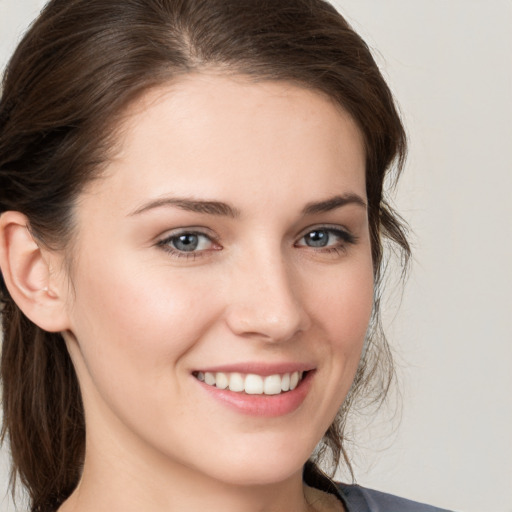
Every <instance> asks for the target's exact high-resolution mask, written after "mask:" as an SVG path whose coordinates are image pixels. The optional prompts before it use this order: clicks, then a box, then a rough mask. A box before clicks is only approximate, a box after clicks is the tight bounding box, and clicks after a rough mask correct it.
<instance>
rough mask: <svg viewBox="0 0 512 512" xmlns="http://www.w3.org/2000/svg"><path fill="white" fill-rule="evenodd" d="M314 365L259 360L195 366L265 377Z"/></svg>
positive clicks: (300, 370) (211, 370) (197, 370)
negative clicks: (262, 361)
mask: <svg viewBox="0 0 512 512" xmlns="http://www.w3.org/2000/svg"><path fill="white" fill-rule="evenodd" d="M314 369H315V366H314V365H313V364H310V363H295V362H282V363H259V362H247V363H233V364H223V365H219V366H208V367H202V368H197V369H196V370H195V371H196V372H210V373H217V372H223V373H243V374H249V373H251V374H255V375H261V376H262V377H266V376H268V375H278V374H280V375H282V374H285V373H293V372H307V371H310V370H314Z"/></svg>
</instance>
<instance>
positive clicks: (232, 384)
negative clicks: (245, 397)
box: [229, 373, 244, 392]
mask: <svg viewBox="0 0 512 512" xmlns="http://www.w3.org/2000/svg"><path fill="white" fill-rule="evenodd" d="M229 389H230V391H238V392H240V391H243V390H244V378H243V377H242V375H241V374H240V373H232V374H231V376H230V377H229Z"/></svg>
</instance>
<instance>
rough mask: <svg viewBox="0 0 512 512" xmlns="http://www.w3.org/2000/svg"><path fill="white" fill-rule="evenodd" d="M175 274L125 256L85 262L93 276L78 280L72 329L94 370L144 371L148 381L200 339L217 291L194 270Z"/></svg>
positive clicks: (116, 375)
mask: <svg viewBox="0 0 512 512" xmlns="http://www.w3.org/2000/svg"><path fill="white" fill-rule="evenodd" d="M131 263H133V265H132V264H131ZM133 268H144V271H142V272H135V273H134V272H133ZM92 269H94V272H93V271H92ZM89 270H90V271H89ZM171 274H172V273H170V272H169V271H166V269H162V268H161V267H160V268H158V267H150V266H144V265H142V267H141V264H140V262H137V263H136V264H135V262H129V261H128V262H123V261H122V259H121V258H111V259H110V263H109V264H105V263H103V264H100V263H99V262H98V261H91V262H90V263H89V264H88V265H86V264H83V265H82V266H81V268H80V272H79V275H82V276H90V277H88V278H86V279H80V278H79V279H78V281H77V282H76V301H75V305H74V311H75V312H76V315H75V318H74V329H73V331H74V334H75V336H76V337H77V339H78V341H79V344H80V350H81V352H82V354H83V357H84V359H85V362H86V364H87V365H88V369H89V372H90V373H91V374H94V373H96V372H98V373H99V372H101V373H103V374H105V375H110V377H108V378H109V379H117V380H120V381H121V380H123V379H126V380H130V379H129V378H128V377H129V376H130V375H137V374H142V373H144V378H145V379H147V380H148V382H149V381H151V380H152V378H153V379H158V378H159V376H160V375H161V374H162V373H164V372H165V374H168V373H169V365H170V364H176V363H177V362H179V360H180V357H181V356H183V355H184V354H186V353H187V351H188V350H190V349H191V348H192V347H193V346H194V344H195V343H197V340H199V339H200V338H201V335H202V333H203V331H204V330H205V329H206V328H207V326H208V325H209V323H210V320H211V319H212V318H215V316H216V314H217V310H218V307H217V305H216V300H215V296H214V293H213V291H212V292H210V291H209V290H208V289H204V286H201V283H200V282H198V281H199V279H195V278H194V275H193V274H192V273H189V274H188V275H186V276H181V277H180V276H179V275H178V276H177V275H176V274H174V275H171ZM75 281H76V280H75ZM113 370H115V371H113ZM98 377H99V375H98Z"/></svg>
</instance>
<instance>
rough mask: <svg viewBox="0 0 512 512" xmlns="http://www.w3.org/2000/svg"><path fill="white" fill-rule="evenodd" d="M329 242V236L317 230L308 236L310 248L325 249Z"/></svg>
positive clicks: (307, 241)
mask: <svg viewBox="0 0 512 512" xmlns="http://www.w3.org/2000/svg"><path fill="white" fill-rule="evenodd" d="M328 241H329V234H328V233H327V232H326V231H321V230H315V231H311V233H308V234H307V235H306V244H307V245H309V246H310V247H325V246H326V245H327V243H328Z"/></svg>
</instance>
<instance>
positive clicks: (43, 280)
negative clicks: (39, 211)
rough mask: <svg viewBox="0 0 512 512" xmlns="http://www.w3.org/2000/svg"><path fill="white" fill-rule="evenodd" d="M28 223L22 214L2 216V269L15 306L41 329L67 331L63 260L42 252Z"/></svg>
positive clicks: (0, 226)
mask: <svg viewBox="0 0 512 512" xmlns="http://www.w3.org/2000/svg"><path fill="white" fill-rule="evenodd" d="M28 226H29V222H28V219H27V217H26V216H25V215H23V214H22V213H20V212H14V211H7V212H4V213H2V214H1V215H0V269H1V271H2V275H3V278H4V281H5V284H6V286H7V289H8V290H9V293H10V294H11V297H12V298H13V300H14V302H16V304H17V305H18V307H19V308H20V309H21V310H22V311H23V313H24V314H25V316H26V317H27V318H29V319H30V320H31V321H32V322H33V323H35V324H36V325H38V326H39V327H40V328H41V329H44V330H45V331H50V332H59V331H63V330H65V329H67V328H68V318H67V314H66V299H67V294H68V287H67V284H66V281H65V279H64V276H63V272H62V271H61V268H62V256H60V255H57V254H56V253H54V252H52V251H50V250H47V249H43V248H41V247H40V245H39V244H38V243H37V242H36V240H34V238H33V236H32V234H31V232H30V230H29V227H28Z"/></svg>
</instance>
